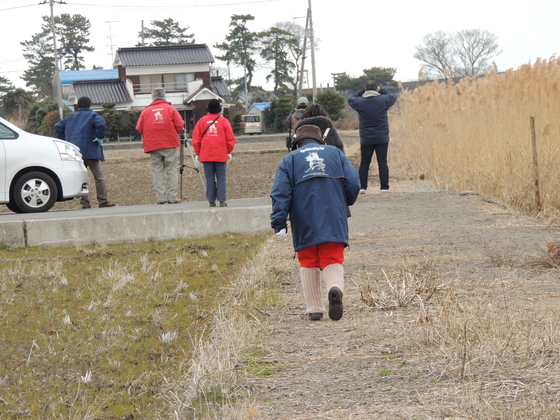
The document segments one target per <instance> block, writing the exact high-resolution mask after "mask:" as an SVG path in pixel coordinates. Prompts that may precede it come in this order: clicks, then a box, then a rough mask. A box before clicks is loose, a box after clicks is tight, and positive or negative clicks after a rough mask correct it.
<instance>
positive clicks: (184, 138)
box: [179, 130, 206, 200]
mask: <svg viewBox="0 0 560 420" xmlns="http://www.w3.org/2000/svg"><path fill="white" fill-rule="evenodd" d="M179 138H180V140H181V147H180V148H179V161H180V162H179V174H180V183H179V198H180V199H181V200H183V172H184V171H185V168H190V169H194V170H195V171H196V172H197V173H198V177H199V178H200V182H201V183H202V189H203V190H204V192H205V193H206V184H205V183H204V179H203V178H202V174H201V173H200V170H199V169H198V164H197V162H196V159H195V156H194V152H193V149H192V145H191V144H190V143H189V139H188V138H187V133H186V130H183V132H182V133H181V134H179ZM185 148H187V149H188V150H189V154H190V155H191V160H192V166H190V165H187V164H185Z"/></svg>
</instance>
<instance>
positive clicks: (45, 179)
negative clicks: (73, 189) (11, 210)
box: [12, 171, 58, 213]
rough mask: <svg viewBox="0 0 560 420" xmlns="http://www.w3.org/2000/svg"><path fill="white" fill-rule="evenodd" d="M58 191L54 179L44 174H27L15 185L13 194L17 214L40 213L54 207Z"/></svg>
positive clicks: (34, 172)
mask: <svg viewBox="0 0 560 420" xmlns="http://www.w3.org/2000/svg"><path fill="white" fill-rule="evenodd" d="M57 195H58V189H57V187H56V183H55V182H54V181H53V179H52V178H51V177H50V176H49V175H47V174H45V173H43V172H37V171H33V172H27V173H25V174H23V175H21V176H20V177H19V178H18V179H17V181H16V182H15V184H14V189H13V193H12V197H13V204H14V207H15V208H17V209H19V211H17V213H38V212H43V211H48V210H50V209H51V208H52V206H54V203H55V202H56V197H57Z"/></svg>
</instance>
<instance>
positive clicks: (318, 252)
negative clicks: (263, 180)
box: [270, 125, 360, 321]
mask: <svg viewBox="0 0 560 420" xmlns="http://www.w3.org/2000/svg"><path fill="white" fill-rule="evenodd" d="M293 148H294V150H293V151H292V152H290V153H289V154H287V155H286V156H285V157H284V159H282V162H281V163H280V166H279V167H278V169H277V171H276V176H275V178H274V183H273V185H272V190H271V193H270V197H271V198H272V213H271V215H270V219H271V226H272V228H273V229H274V232H275V233H276V234H277V235H278V236H279V237H282V238H284V239H287V238H288V233H287V229H288V224H287V220H288V218H289V219H290V225H291V228H292V240H293V246H294V249H295V251H296V253H297V257H298V260H299V263H300V277H301V282H302V286H303V296H304V299H305V303H306V306H307V309H306V313H307V314H309V319H311V320H313V321H318V320H320V319H322V317H323V301H322V295H321V276H322V277H323V280H324V281H325V285H326V289H327V291H328V293H327V297H328V301H329V317H330V318H331V319H332V320H335V321H336V320H339V319H340V318H341V317H342V314H343V305H342V296H343V293H344V270H343V267H342V263H343V261H344V249H345V248H346V246H348V220H347V206H349V205H352V204H354V202H355V201H356V198H357V197H358V192H359V190H360V181H359V177H358V173H357V172H356V170H355V169H354V167H353V166H352V164H351V163H350V161H349V160H348V158H347V157H346V156H345V155H344V153H343V152H342V151H340V150H339V149H338V148H336V147H335V146H328V145H326V144H325V142H324V140H323V138H322V135H321V129H320V128H319V127H317V126H315V125H302V126H300V127H299V128H298V129H297V131H296V134H295V137H294V141H293Z"/></svg>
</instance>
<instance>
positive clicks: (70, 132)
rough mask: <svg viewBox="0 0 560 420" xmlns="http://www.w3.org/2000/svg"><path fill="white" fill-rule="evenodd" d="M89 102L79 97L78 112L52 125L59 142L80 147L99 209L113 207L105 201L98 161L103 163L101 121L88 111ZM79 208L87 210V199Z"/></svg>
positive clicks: (103, 134)
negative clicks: (90, 175)
mask: <svg viewBox="0 0 560 420" xmlns="http://www.w3.org/2000/svg"><path fill="white" fill-rule="evenodd" d="M90 106H91V99H90V98H88V97H87V96H82V97H81V98H79V99H78V111H77V112H73V113H72V114H70V115H68V116H67V117H66V118H64V119H63V120H61V121H59V122H57V123H56V124H55V125H54V130H55V131H56V135H57V136H58V138H59V139H61V140H66V141H68V142H70V143H72V144H75V145H76V146H78V147H79V148H80V152H81V153H82V158H83V160H84V166H85V167H86V168H89V170H90V171H91V173H92V174H93V178H94V179H95V192H96V194H97V205H98V206H99V207H114V206H115V204H114V203H111V202H110V201H109V200H107V188H106V185H105V175H103V170H102V169H101V162H104V161H105V156H104V155H103V147H102V146H101V145H102V144H103V137H105V131H106V124H105V119H104V118H103V117H102V116H101V115H99V114H97V113H96V112H93V110H92V109H91V108H90ZM80 203H81V205H82V208H83V209H87V208H90V207H91V204H90V202H89V198H88V197H87V196H86V197H82V198H81V200H80Z"/></svg>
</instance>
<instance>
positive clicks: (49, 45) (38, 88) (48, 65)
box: [20, 14, 94, 98]
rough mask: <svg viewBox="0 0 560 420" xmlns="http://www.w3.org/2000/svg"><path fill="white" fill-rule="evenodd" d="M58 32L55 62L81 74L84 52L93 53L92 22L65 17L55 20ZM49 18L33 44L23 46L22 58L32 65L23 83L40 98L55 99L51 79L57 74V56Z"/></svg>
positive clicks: (22, 43) (74, 16) (82, 18)
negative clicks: (90, 42)
mask: <svg viewBox="0 0 560 420" xmlns="http://www.w3.org/2000/svg"><path fill="white" fill-rule="evenodd" d="M54 21H55V31H56V33H57V48H58V51H57V54H56V59H57V61H60V62H62V63H63V65H64V67H63V70H80V69H83V68H85V66H84V64H83V61H84V59H83V57H82V54H83V52H91V51H93V50H94V48H93V47H90V46H88V45H87V43H88V42H89V29H90V23H89V20H88V19H86V18H84V17H83V16H81V15H72V16H70V15H69V14H62V15H61V16H56V17H55V18H54ZM50 22H51V20H50V17H49V16H43V24H42V25H41V32H39V33H36V34H35V35H33V36H32V37H31V39H30V40H28V41H24V42H21V43H20V44H21V45H22V46H23V47H24V49H23V57H24V58H25V59H26V60H27V62H28V63H29V66H28V69H27V70H25V71H24V73H23V77H22V79H23V80H24V81H25V84H26V86H28V87H31V88H32V90H33V91H34V92H35V93H37V94H38V96H39V98H46V97H49V96H52V93H53V92H52V79H53V76H54V73H55V65H54V60H55V53H54V45H53V39H52V31H51V23H50Z"/></svg>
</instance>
